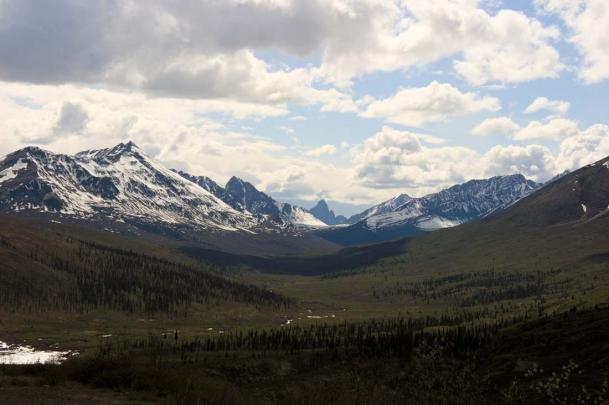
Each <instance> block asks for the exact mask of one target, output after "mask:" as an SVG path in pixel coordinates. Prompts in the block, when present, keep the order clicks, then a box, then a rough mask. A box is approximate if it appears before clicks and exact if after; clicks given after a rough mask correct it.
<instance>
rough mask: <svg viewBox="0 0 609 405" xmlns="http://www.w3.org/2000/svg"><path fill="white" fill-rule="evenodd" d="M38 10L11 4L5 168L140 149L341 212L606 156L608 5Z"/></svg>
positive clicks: (339, 2) (340, 3) (258, 3)
mask: <svg viewBox="0 0 609 405" xmlns="http://www.w3.org/2000/svg"><path fill="white" fill-rule="evenodd" d="M40 4H41V3H40V2H38V1H35V0H4V1H2V2H0V28H1V29H0V114H2V116H3V120H2V121H1V122H0V129H2V131H0V140H2V142H1V143H0V154H6V153H9V152H11V151H12V150H15V149H17V148H20V147H23V146H26V145H33V144H34V145H38V146H41V147H44V148H47V149H50V150H52V151H55V152H57V153H75V152H77V151H79V150H82V149H90V148H102V147H110V146H112V145H113V144H115V143H118V142H121V141H125V140H133V141H134V142H136V143H137V144H138V145H140V146H141V147H142V148H144V149H145V150H146V151H147V152H148V153H149V154H150V155H151V156H152V157H154V158H155V159H157V160H159V161H161V162H162V163H164V164H166V165H168V166H171V167H176V168H180V169H184V170H187V171H189V172H191V173H192V174H196V175H207V176H209V177H212V178H214V179H216V180H217V181H218V182H219V183H223V182H225V181H227V180H228V178H229V177H230V176H232V175H237V176H240V177H243V178H245V179H246V180H248V181H251V182H252V183H254V184H255V185H256V186H257V187H259V188H260V189H262V190H264V191H266V192H268V193H269V194H271V195H273V196H274V197H275V198H277V199H279V200H282V201H288V202H295V203H298V204H300V205H303V206H305V207H310V206H312V205H314V204H315V202H316V201H317V200H318V199H320V198H326V199H327V200H329V201H330V203H331V205H332V206H333V207H335V208H336V210H337V211H338V212H339V213H344V214H352V213H354V212H356V211H358V210H360V209H361V208H364V207H367V206H369V205H370V204H373V203H377V202H380V201H383V200H386V199H388V198H391V197H393V196H395V195H397V194H400V193H408V194H410V195H413V196H421V195H424V194H426V193H429V192H434V191H438V190H440V189H442V188H444V187H447V186H450V185H453V184H455V183H459V182H463V181H466V180H469V179H473V178H484V177H490V176H494V175H504V174H511V173H517V172H518V173H522V174H524V175H525V176H527V177H529V178H532V179H534V180H537V181H545V180H547V179H548V178H550V177H552V176H554V175H555V174H557V173H559V172H562V171H564V170H573V169H575V168H577V167H579V166H581V165H584V164H587V163H590V162H591V161H593V160H596V159H600V158H602V157H604V156H606V155H609V107H608V106H607V102H606V100H607V98H608V97H607V96H608V95H609V46H607V44H609V3H607V1H606V0H532V1H524V0H518V1H509V2H508V1H503V2H502V1H498V0H487V1H483V0H480V1H476V0H438V1H434V2H429V1H424V0H395V1H393V0H357V1H356V0H226V1H222V2H218V1H212V0H202V1H189V0H182V1H181V0H175V1H170V2H167V1H151V2H146V4H145V5H144V4H143V3H142V2H138V1H131V0H125V1H123V2H115V1H110V0H108V1H104V0H102V1H99V2H95V3H89V2H81V1H77V0H53V1H49V2H47V3H45V4H44V6H41V5H40ZM527 109H528V110H529V111H528V112H525V110H527Z"/></svg>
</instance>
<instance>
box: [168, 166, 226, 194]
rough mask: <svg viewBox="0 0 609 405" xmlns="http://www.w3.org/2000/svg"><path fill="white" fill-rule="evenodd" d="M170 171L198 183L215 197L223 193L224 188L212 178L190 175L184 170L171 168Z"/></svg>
mask: <svg viewBox="0 0 609 405" xmlns="http://www.w3.org/2000/svg"><path fill="white" fill-rule="evenodd" d="M172 171H174V172H176V173H177V174H179V175H180V176H182V177H184V178H185V179H187V180H190V181H192V182H193V183H195V184H198V185H199V186H201V187H202V188H203V189H205V190H207V191H209V192H210V193H212V194H213V195H215V196H216V197H218V198H220V199H222V197H223V195H224V188H222V187H221V186H220V185H218V183H216V182H215V181H213V180H212V179H210V178H209V177H207V176H192V175H190V174H188V173H186V172H184V171H181V170H179V171H177V170H173V169H172Z"/></svg>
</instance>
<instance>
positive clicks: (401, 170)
mask: <svg viewBox="0 0 609 405" xmlns="http://www.w3.org/2000/svg"><path fill="white" fill-rule="evenodd" d="M352 155H353V161H354V163H355V165H356V175H357V177H358V179H359V181H361V182H362V183H363V184H365V185H366V186H367V187H371V188H380V189H382V188H387V189H396V192H398V191H397V190H402V191H401V192H404V191H406V190H411V191H413V190H414V193H416V194H419V193H421V192H423V191H427V190H431V189H434V188H437V187H439V186H444V185H448V184H454V183H455V182H458V181H460V180H463V179H464V178H465V177H464V176H465V175H466V173H467V172H468V171H469V170H470V169H471V161H472V158H473V159H474V160H475V157H476V155H477V154H476V152H474V151H473V150H470V149H468V148H461V147H425V146H423V145H421V141H420V137H419V134H416V133H413V132H409V131H399V130H396V129H394V128H391V127H389V126H385V127H383V128H382V130H381V131H379V132H378V133H376V134H375V135H374V136H372V137H370V138H368V139H367V140H366V141H365V142H364V143H363V144H362V145H360V146H359V147H355V148H353V150H352Z"/></svg>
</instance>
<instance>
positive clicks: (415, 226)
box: [319, 174, 541, 245]
mask: <svg viewBox="0 0 609 405" xmlns="http://www.w3.org/2000/svg"><path fill="white" fill-rule="evenodd" d="M540 186H541V185H540V184H538V183H535V182H533V181H531V180H527V179H526V178H525V177H524V176H522V175H520V174H516V175H510V176H497V177H492V178H490V179H485V180H471V181H468V182H467V183H463V184H459V185H455V186H453V187H450V188H448V189H445V190H442V191H440V192H438V193H433V194H429V195H427V196H425V197H422V198H410V197H408V196H406V195H401V196H399V197H397V198H395V199H392V200H389V201H387V202H385V203H383V204H380V205H378V206H375V207H373V208H371V209H370V210H368V212H364V213H362V214H360V215H361V216H362V218H363V219H361V220H360V221H359V222H357V223H355V224H353V225H351V226H349V227H346V228H342V229H331V230H325V231H320V232H319V235H320V236H322V237H324V238H326V239H327V240H330V241H333V242H335V243H340V244H343V245H353V244H363V243H372V242H380V241H384V240H391V239H397V238H400V237H405V236H410V235H416V234H420V233H422V232H425V231H431V230H435V229H440V228H448V227H452V226H455V225H460V224H463V223H465V222H468V221H471V220H473V219H478V218H484V217H486V216H488V215H490V214H491V213H493V212H495V211H497V210H501V209H503V208H505V207H508V206H509V205H511V204H513V203H514V202H515V201H518V200H520V199H521V198H523V197H525V196H527V195H529V194H530V193H532V192H533V191H535V190H536V189H538V188H539V187H540ZM403 201H405V202H404V203H403V204H401V205H400V204H399V203H400V202H403Z"/></svg>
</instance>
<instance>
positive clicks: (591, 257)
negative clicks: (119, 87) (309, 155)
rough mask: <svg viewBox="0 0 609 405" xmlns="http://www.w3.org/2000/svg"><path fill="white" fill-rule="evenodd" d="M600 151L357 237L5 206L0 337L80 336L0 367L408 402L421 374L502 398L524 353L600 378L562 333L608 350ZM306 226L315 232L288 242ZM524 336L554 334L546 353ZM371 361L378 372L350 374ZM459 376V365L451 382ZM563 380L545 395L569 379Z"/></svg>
mask: <svg viewBox="0 0 609 405" xmlns="http://www.w3.org/2000/svg"><path fill="white" fill-rule="evenodd" d="M605 163H606V160H603V161H601V162H599V163H597V164H595V165H590V166H586V167H584V168H582V169H580V170H578V171H575V172H573V173H570V174H568V175H565V176H563V177H562V178H560V179H558V180H556V181H554V182H553V183H550V184H548V185H546V186H543V187H541V188H540V187H537V188H538V189H537V190H536V191H531V192H527V194H526V195H525V196H524V197H523V198H518V199H517V201H515V202H513V203H511V204H508V205H507V206H503V207H502V208H500V209H496V210H491V212H490V213H489V214H488V215H484V216H480V217H479V218H474V219H472V220H470V221H467V223H464V224H462V225H459V226H452V227H449V228H446V229H439V230H434V231H427V232H422V233H421V232H419V233H417V234H416V235H411V234H408V233H407V234H406V237H405V238H404V237H402V238H399V239H396V240H393V241H385V242H381V243H376V244H363V245H360V246H346V247H345V246H341V245H339V244H337V243H334V244H330V243H324V242H319V241H320V240H322V239H316V237H315V236H312V234H314V233H317V232H321V231H320V230H319V229H318V228H312V229H306V228H302V227H301V228H298V229H297V228H295V227H288V228H287V230H285V231H280V232H278V233H274V234H273V233H272V232H271V233H262V235H269V236H267V237H268V238H269V239H267V242H265V243H263V237H259V236H256V237H255V241H253V242H251V243H252V244H251V247H248V245H247V243H246V244H242V243H241V242H239V240H240V238H244V239H243V240H246V239H247V235H248V233H247V232H245V233H243V232H240V233H238V234H237V233H235V232H234V231H230V232H224V233H223V232H220V231H211V232H209V231H208V232H207V234H205V232H203V231H193V232H190V233H188V234H187V235H188V237H184V235H185V234H183V233H180V234H177V236H176V233H172V232H155V231H154V229H155V228H150V227H147V226H142V225H141V224H137V225H136V223H135V222H134V223H132V224H129V223H128V221H126V222H125V223H122V222H120V221H117V222H113V221H110V220H109V219H107V218H106V219H100V217H99V214H98V217H97V219H89V218H87V219H86V220H83V219H79V218H76V217H74V216H73V215H70V214H66V213H65V212H61V211H60V212H57V211H53V210H47V211H44V210H43V211H42V212H40V211H38V212H28V211H25V212H22V211H19V212H17V213H8V212H5V213H3V214H2V217H1V221H0V256H1V257H2V262H1V263H0V269H1V271H0V297H1V298H0V325H1V326H2V328H1V330H0V340H1V341H3V342H7V343H8V344H11V345H18V344H19V345H27V346H30V347H33V348H35V349H37V350H42V351H63V352H66V351H72V352H77V353H79V354H78V355H76V356H73V357H70V358H69V359H67V360H65V361H63V362H62V363H61V364H48V365H44V366H36V367H37V368H36V367H34V366H27V365H22V366H14V365H13V366H11V365H4V366H3V365H0V372H1V373H2V375H4V376H5V377H0V382H1V381H9V380H7V378H12V380H11V381H22V383H23V384H27V385H28V386H31V387H32V392H31V395H39V394H40V392H39V390H40V389H44V388H40V387H42V386H47V385H49V384H50V385H51V386H57V389H63V388H62V387H65V386H66V384H71V385H73V386H77V387H82V388H78V390H82V392H88V391H87V390H89V389H91V388H94V389H97V390H100V391H99V395H106V394H105V392H106V391H104V390H107V389H111V390H115V392H116V393H121V394H120V395H127V396H129V397H131V398H133V399H134V400H139V401H153V402H154V401H158V400H169V401H174V402H180V401H186V402H192V401H194V402H196V401H200V400H201V399H202V398H207V399H205V401H208V402H207V403H219V404H220V403H252V402H250V401H249V400H248V399H246V398H249V397H250V396H251V398H250V399H251V400H252V401H254V399H252V398H255V401H257V402H255V403H258V402H259V403H268V402H269V401H270V402H271V403H292V402H293V401H304V402H307V401H314V402H315V401H322V402H326V401H329V402H331V403H342V402H341V401H343V400H344V399H345V398H351V400H353V401H355V403H366V398H370V397H372V396H377V395H379V396H380V397H381V398H385V400H386V401H390V402H391V401H402V400H403V399H405V398H411V399H412V398H414V399H416V401H422V403H425V401H428V400H430V398H427V399H425V398H426V397H425V395H427V394H426V392H427V388H425V387H428V386H429V384H432V385H433V386H434V387H435V388H434V397H435V398H439V397H443V396H446V397H452V398H459V400H460V401H463V402H462V403H468V401H472V400H476V401H483V400H484V401H487V400H489V401H497V400H499V399H501V401H504V402H505V403H520V402H518V399H517V398H516V399H514V398H511V397H510V398H511V399H509V400H508V399H506V396H510V395H524V396H527V397H528V396H530V395H538V396H539V395H541V396H540V398H543V395H545V394H543V395H542V394H539V393H535V391H530V388H529V386H528V385H526V384H524V383H522V382H520V380H519V379H525V378H529V377H524V374H525V371H527V370H528V369H529V368H532V367H543V368H544V371H536V373H539V375H538V376H537V377H536V378H537V380H536V381H538V382H539V383H540V384H543V383H544V381H545V380H544V379H545V378H549V377H548V375H550V374H548V373H549V372H550V371H552V370H561V369H562V370H565V368H564V367H570V368H572V367H577V368H578V369H580V370H581V372H582V373H583V375H585V376H586V379H585V381H586V386H589V387H590V389H592V390H593V391H592V392H593V393H594V395H597V396H598V398H602V396H603V394H602V392H603V391H602V390H603V382H604V381H605V380H604V379H605V378H609V368H607V363H606V361H605V360H606V359H607V357H603V356H604V355H603V356H601V357H600V358H599V359H598V360H595V359H594V356H592V355H591V354H590V353H589V352H586V353H585V354H582V353H580V352H579V351H580V350H581V349H579V348H577V347H576V346H573V345H572V343H565V342H566V341H565V342H562V340H565V339H566V340H568V339H570V338H571V335H572V334H573V333H577V332H578V330H577V329H575V328H581V331H579V332H581V333H582V334H583V335H582V336H585V339H590V346H589V347H588V349H589V350H591V351H596V352H599V353H606V350H607V346H606V341H605V340H603V339H600V338H595V337H594V336H598V334H602V333H604V332H601V331H604V330H606V327H607V324H608V323H607V322H606V319H607V318H606V317H607V304H608V302H609V273H608V272H607V266H608V262H607V260H606V258H607V255H608V254H609V251H608V248H607V246H609V234H608V233H607V232H606V229H607V227H608V226H609V215H608V211H607V208H606V207H607V205H609V204H608V202H607V200H606V195H607V190H609V188H608V187H609V170H607V169H606V167H605ZM25 167H26V166H23V168H25ZM20 170H23V169H20ZM251 192H253V191H252V190H250V193H251ZM12 198H14V197H12ZM269 201H271V200H269ZM273 201H274V200H273ZM501 204H504V203H503V202H502V203H501ZM583 205H585V206H586V210H583V209H582V206H583ZM273 206H275V205H273ZM400 207H401V206H400ZM232 209H233V208H231V210H232ZM245 211H246V214H245V215H251V214H248V213H247V212H248V211H247V210H245ZM231 212H234V214H233V215H236V216H237V215H241V214H240V213H239V211H238V210H234V211H231ZM251 218H253V219H252V220H255V221H258V223H260V224H262V223H264V221H265V219H264V217H263V216H260V217H256V216H253V215H252V216H251ZM100 220H103V223H104V224H105V228H104V229H100V227H99V226H97V225H96V224H97V223H99V222H97V221H100ZM155 226H158V224H157V225H155ZM163 226H164V225H163ZM272 226H273V227H275V229H277V230H279V229H282V226H284V225H280V224H279V222H276V223H275V224H274V225H272ZM109 229H114V231H109ZM330 229H331V228H330ZM335 229H341V228H335ZM342 229H349V228H348V227H347V228H345V227H343V228H342ZM197 232H202V233H201V235H202V236H201V238H203V239H199V237H197V236H196V235H197ZM258 232H260V231H258ZM210 234H214V235H215V236H213V235H212V236H210ZM225 235H226V237H225ZM235 235H237V236H235ZM249 235H251V233H249ZM214 238H216V239H215V240H217V243H222V242H224V243H225V245H224V246H225V249H224V250H218V249H217V248H215V247H214V243H211V241H213V240H214ZM250 238H252V237H251V236H250ZM272 238H275V239H274V240H275V241H274V242H270V241H272V240H273V239H272ZM307 238H309V240H311V241H316V242H315V243H319V245H318V246H319V247H315V245H314V244H308V243H307V244H302V245H299V244H298V243H296V242H295V241H298V240H301V241H305V240H307ZM202 240H205V242H204V243H202ZM231 241H233V242H231ZM231 243H234V245H233V246H234V247H232V248H231V247H230V246H231ZM290 244H292V246H298V249H297V250H290V249H289V248H286V246H290ZM347 245H349V243H347ZM261 246H265V248H264V249H263V248H261ZM585 319H589V322H590V323H589V324H586V323H582V322H584V320H585ZM592 325H598V326H594V327H593V326H592ZM583 331H586V332H583ZM527 334H531V336H530V337H528V338H527V337H525V336H527ZM539 341H544V342H546V343H547V344H550V345H552V346H555V347H559V349H557V350H556V351H555V352H554V353H553V354H552V355H551V356H548V354H547V352H546V351H545V349H542V348H541V347H540V346H537V345H536V343H535V342H539ZM565 345H567V346H565ZM573 359H576V363H571V362H570V361H571V360H573ZM506 361H507V362H508V363H509V364H511V366H509V367H508V366H507V365H503V366H498V365H497V364H498V362H501V363H504V362H506ZM434 362H435V363H434ZM197 365H200V366H201V367H202V368H199V366H197ZM342 365H345V366H346V365H348V366H347V369H345V370H352V371H345V370H342V369H340V371H339V369H338V368H337V367H339V368H340V367H342ZM432 366H433V367H438V371H437V372H436V373H435V374H433V375H430V374H429V368H428V367H432ZM311 367H316V368H320V370H321V373H320V374H318V375H313V374H311V373H310V371H308V370H310V369H311ZM387 367H388V368H387ZM510 367H511V368H510ZM523 367H524V368H523ZM195 368H196V369H197V371H196V372H195V371H194V370H195ZM383 369H385V371H382V370H383ZM521 369H522V370H521ZM146 370H148V371H146ZM262 370H265V371H262ZM389 370H391V371H389ZM488 370H492V372H491V373H490V374H486V373H487V372H488ZM259 373H263V374H264V375H265V377H257V375H258V374H259ZM370 373H372V374H373V375H375V376H376V377H374V378H375V381H377V382H379V384H380V385H378V386H377V385H374V386H373V385H368V384H366V383H364V382H362V380H361V379H366V378H370V377H369V375H371V374H370ZM391 373H397V374H395V376H393V377H391V376H390V374H391ZM185 374H188V375H189V376H190V377H188V378H187V379H185V380H184V378H185V377H184V375H185ZM423 375H425V377H424V378H423V377H422V376H423ZM527 375H528V374H527ZM10 376H12V377H10ZM161 376H163V377H161ZM366 376H368V377H366ZM3 378H4V380H3ZM396 378H397V380H395V379H396ZM470 379H475V381H477V383H476V384H474V385H465V386H464V387H465V388H464V389H463V390H460V391H459V393H456V392H455V391H454V390H455V387H456V386H457V385H463V384H464V381H465V380H470ZM506 379H507V380H506ZM512 380H513V381H515V382H514V384H516V385H513V386H510V385H506V384H505V383H504V382H505V381H512ZM188 381H191V383H192V384H195V383H194V381H196V384H195V385H194V386H191V385H189V384H191V383H189V382H188ZM398 381H400V383H399V384H403V383H405V382H408V383H407V386H404V387H402V388H398V386H397V385H396V384H398ZM441 381H444V383H448V385H443V384H444V383H441ZM501 381H503V382H501ZM523 381H524V380H523ZM577 381H578V380H577V379H576V380H575V382H574V383H573V384H576V385H574V386H569V388H567V389H566V391H564V392H562V391H561V395H569V396H570V397H573V398H576V397H577V395H582V393H581V387H579V385H577V384H581V383H578V382H577ZM2 384H4V385H2ZM6 384H7V383H6V382H5V383H1V384H0V386H7V387H8V386H11V385H10V384H8V385H6ZM74 384H76V385H74ZM320 384H321V385H320ZM328 384H329V386H328ZM451 384H456V385H451ZM523 384H524V385H523ZM212 386H213V387H216V388H211V387H212ZM278 386H280V387H285V389H286V390H287V391H285V392H282V391H281V390H280V389H278V388H277V387H278ZM330 386H334V387H335V389H333V388H331V387H330ZM218 387H220V388H218ZM322 387H323V388H322ZM338 387H340V388H338ZM514 387H518V390H520V391H519V392H518V393H512V392H511V391H510V390H511V389H513V388H514ZM514 389H515V388H514ZM338 390H340V392H343V391H344V390H346V392H348V393H349V394H347V395H338V392H339V391H338ZM378 390H380V391H378ZM9 391H10V390H9ZM1 392H2V391H0V393H1ZM7 392H8V391H7ZM10 392H14V391H10ZM491 392H495V393H501V396H500V397H498V396H496V395H495V394H491ZM356 393H357V394H356ZM11 395H14V394H11ZM110 395H114V394H110ZM209 395H211V398H212V399H210V397H209ZM351 395H353V396H351ZM591 395H592V394H591ZM455 396H456V397H455ZM510 401H512V402H510ZM480 403H483V402H480ZM484 403H486V402H484ZM502 403H503V402H502ZM599 403H602V402H599Z"/></svg>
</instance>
